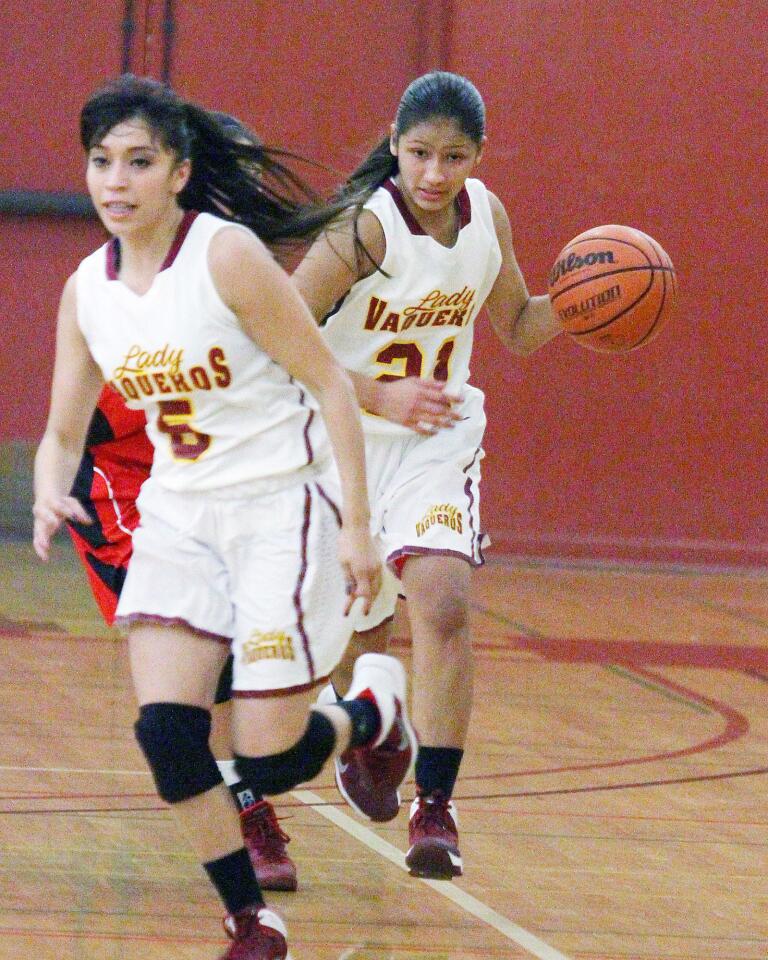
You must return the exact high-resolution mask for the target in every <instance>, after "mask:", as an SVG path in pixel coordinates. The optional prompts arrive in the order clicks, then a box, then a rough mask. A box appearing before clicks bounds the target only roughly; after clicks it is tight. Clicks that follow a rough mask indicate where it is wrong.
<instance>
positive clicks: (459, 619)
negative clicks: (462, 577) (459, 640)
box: [420, 593, 469, 639]
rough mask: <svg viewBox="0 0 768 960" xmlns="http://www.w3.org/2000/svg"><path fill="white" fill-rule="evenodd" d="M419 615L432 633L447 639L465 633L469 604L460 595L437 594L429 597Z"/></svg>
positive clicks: (467, 623)
mask: <svg viewBox="0 0 768 960" xmlns="http://www.w3.org/2000/svg"><path fill="white" fill-rule="evenodd" d="M420 616H421V619H422V621H423V622H424V623H426V624H427V625H428V626H429V627H430V628H431V630H432V632H433V633H435V634H437V635H438V636H441V637H445V638H447V639H449V638H451V637H455V636H458V635H462V634H464V633H466V631H467V627H468V625H469V606H468V604H467V602H466V600H465V598H464V597H462V596H452V595H450V594H447V593H446V594H437V595H436V596H434V597H432V598H431V600H430V602H429V604H427V605H426V609H424V610H423V611H421V614H420Z"/></svg>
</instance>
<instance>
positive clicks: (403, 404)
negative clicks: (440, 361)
mask: <svg viewBox="0 0 768 960" xmlns="http://www.w3.org/2000/svg"><path fill="white" fill-rule="evenodd" d="M381 388H382V389H381V393H380V401H379V407H378V409H377V411H376V413H378V414H379V415H380V416H382V417H386V419H387V420H392V421H393V422H394V423H400V424H402V425H403V426H404V427H410V428H411V429H412V430H415V431H416V433H421V434H430V433H436V432H437V431H438V430H443V429H446V428H449V427H452V426H453V424H454V423H455V422H456V421H457V420H460V419H461V414H459V413H458V412H457V411H456V409H455V407H456V405H457V404H458V403H459V402H460V401H461V397H458V396H456V395H455V394H452V393H448V392H447V391H446V389H445V384H444V383H442V382H441V381H439V380H425V379H422V378H421V377H401V378H400V379H398V380H390V381H387V382H385V383H382V384H381Z"/></svg>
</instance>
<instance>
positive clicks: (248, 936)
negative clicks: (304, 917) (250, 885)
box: [220, 906, 291, 960]
mask: <svg viewBox="0 0 768 960" xmlns="http://www.w3.org/2000/svg"><path fill="white" fill-rule="evenodd" d="M224 929H225V930H226V932H227V936H229V938H230V939H231V940H232V943H231V944H230V945H229V949H228V950H227V951H226V953H223V954H222V955H221V958H220V960H291V955H290V953H289V952H288V944H287V942H286V937H287V932H286V929H285V924H284V923H283V921H282V920H281V919H280V917H278V915H277V914H276V913H273V912H272V911H271V910H270V909H269V908H268V907H257V906H254V907H246V909H245V910H240V911H238V913H232V914H230V915H229V916H228V917H225V918H224Z"/></svg>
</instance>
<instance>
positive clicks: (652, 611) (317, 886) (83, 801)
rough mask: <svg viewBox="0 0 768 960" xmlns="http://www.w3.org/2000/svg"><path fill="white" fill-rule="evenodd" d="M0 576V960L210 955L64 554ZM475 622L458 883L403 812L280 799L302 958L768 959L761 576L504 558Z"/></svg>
mask: <svg viewBox="0 0 768 960" xmlns="http://www.w3.org/2000/svg"><path fill="white" fill-rule="evenodd" d="M0 576H1V577H2V582H3V584H4V589H3V591H2V594H1V595H0V686H1V688H2V696H1V698H0V703H1V704H2V714H1V715H0V747H1V753H0V770H1V772H2V778H1V779H0V784H1V785H2V786H1V789H0V864H1V865H2V872H1V874H0V960H28V958H29V957H35V958H36V960H48V958H56V960H64V958H67V960H68V958H72V960H160V958H162V960H212V958H215V957H218V956H219V954H220V953H221V952H222V951H223V949H224V944H225V941H224V939H223V934H222V931H221V926H220V921H221V914H222V910H221V907H220V905H219V903H218V902H217V900H216V898H215V896H214V894H213V893H212V891H211V889H210V887H209V885H208V883H207V881H206V880H205V878H204V876H203V874H202V871H201V870H200V868H199V866H198V865H197V864H196V862H195V860H194V858H193V856H192V855H191V854H190V853H189V851H188V850H187V849H185V846H184V843H183V841H182V839H181V837H180V835H179V834H178V833H177V831H176V829H175V826H174V823H173V821H172V819H171V816H170V814H169V813H168V812H167V810H166V809H165V808H164V806H163V804H162V803H161V802H160V801H159V800H158V799H157V798H156V796H155V794H154V792H153V788H152V783H151V780H150V779H149V776H148V774H147V772H146V768H145V766H144V763H143V760H142V758H141V756H140V755H139V752H138V749H137V747H136V746H135V744H134V741H133V736H132V723H133V719H134V714H135V709H134V706H133V701H132V695H131V691H130V687H129V683H128V676H127V670H126V657H125V650H124V646H123V644H122V642H121V641H120V640H119V639H117V637H116V636H115V635H114V634H112V633H110V632H109V631H107V630H106V629H105V628H104V627H103V626H102V625H101V622H100V620H99V618H98V615H97V614H96V611H95V607H94V605H93V603H92V601H91V599H90V594H89V593H88V590H87V587H86V584H85V579H84V576H83V574H82V572H81V570H80V569H79V567H78V565H77V562H76V560H75V559H74V557H73V555H72V553H71V551H70V550H69V549H68V544H66V543H62V544H60V545H59V546H58V547H57V549H56V550H55V554H54V560H53V562H52V564H51V565H49V566H48V567H44V566H42V565H41V564H39V563H38V562H37V561H36V560H35V558H34V556H33V554H32V551H31V548H30V547H29V546H28V545H27V544H26V543H4V544H0ZM473 623H474V636H475V641H476V647H477V663H478V682H477V699H476V710H475V715H474V720H473V726H472V732H471V741H470V744H469V748H468V751H467V757H466V760H465V764H464V767H463V775H462V778H461V779H460V781H459V784H458V788H457V794H456V797H457V800H458V804H459V813H460V827H461V848H462V853H463V855H464V863H465V876H464V877H463V878H461V879H460V880H458V881H455V882H453V883H434V882H432V883H428V882H424V881H417V880H414V879H412V878H410V877H408V876H407V874H406V873H405V872H404V870H403V868H402V855H403V851H404V850H405V847H406V822H407V804H405V805H404V808H403V810H402V811H401V813H400V815H399V817H398V819H397V820H395V821H394V822H393V823H390V824H386V825H383V826H378V827H374V826H373V825H370V824H366V823H363V822H361V821H360V820H358V819H356V818H355V817H354V816H352V815H349V814H348V813H347V808H346V807H344V805H343V804H342V803H340V800H339V797H338V795H337V793H336V791H335V788H334V787H333V786H332V781H331V778H330V776H329V775H328V774H323V776H322V778H319V779H318V780H317V781H316V782H314V783H312V784H310V785H308V786H307V787H306V788H305V789H301V790H297V791H296V792H295V793H293V794H290V795H288V796H285V797H283V798H280V800H279V802H278V803H277V807H278V812H279V814H280V816H281V817H284V818H285V819H284V821H283V825H284V826H285V828H286V829H287V831H288V833H289V834H290V835H291V837H292V838H293V839H292V842H291V845H290V848H289V849H290V852H291V854H292V855H293V857H294V859H295V860H296V861H297V864H298V868H299V875H300V890H299V892H298V893H296V894H272V895H270V897H269V900H270V903H271V904H272V905H274V906H275V907H276V908H277V909H278V910H279V911H280V912H281V913H282V914H283V916H284V917H285V919H286V921H287V923H288V928H289V934H290V939H291V944H292V951H293V955H294V958H295V960H481V958H482V960H501V958H505V960H506V958H510V960H516V958H529V957H536V958H539V960H766V958H767V957H768V839H767V838H768V710H766V706H765V704H766V698H767V696H768V574H766V575H758V574H750V573H743V574H739V573H731V574H717V573H707V574H702V573H693V572H675V573H664V572H656V573H652V572H644V571H637V570H635V571H632V570H628V569H615V570H609V569H586V568H584V567H580V568H577V567H559V568H558V567H555V566H544V565H541V566H538V565H522V564H511V563H504V562H500V561H496V562H494V563H492V564H489V565H488V566H487V567H486V568H484V569H483V570H481V571H479V572H478V574H477V576H476V579H475V596H474V604H473ZM396 652H398V653H399V654H402V656H403V658H404V659H405V660H406V661H407V660H408V654H409V651H408V645H407V642H405V641H403V642H400V643H398V645H397V650H396ZM411 796H412V784H410V783H409V784H408V786H407V790H406V795H405V799H408V800H410V798H411Z"/></svg>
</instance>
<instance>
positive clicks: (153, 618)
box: [115, 612, 232, 646]
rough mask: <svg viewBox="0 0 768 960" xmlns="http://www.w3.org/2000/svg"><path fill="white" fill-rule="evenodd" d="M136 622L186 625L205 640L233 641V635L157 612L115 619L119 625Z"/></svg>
mask: <svg viewBox="0 0 768 960" xmlns="http://www.w3.org/2000/svg"><path fill="white" fill-rule="evenodd" d="M135 623H153V624H155V625H157V626H159V627H184V628H185V629H186V630H189V631H191V632H192V633H194V634H195V635H196V636H198V637H202V638H203V640H213V641H214V642H215V643H225V644H226V645H227V646H229V645H230V644H231V643H232V637H223V636H222V635H221V634H220V633H211V632H210V631H208V630H201V629H200V628H199V627H196V626H195V625H194V624H192V623H190V622H189V621H188V620H185V619H184V618H183V617H161V616H158V615H157V614H155V613H141V612H136V613H129V614H128V615H127V616H125V617H117V618H116V619H115V625H116V626H118V627H131V626H133V625H134V624H135Z"/></svg>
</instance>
